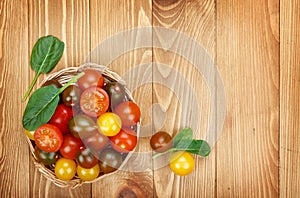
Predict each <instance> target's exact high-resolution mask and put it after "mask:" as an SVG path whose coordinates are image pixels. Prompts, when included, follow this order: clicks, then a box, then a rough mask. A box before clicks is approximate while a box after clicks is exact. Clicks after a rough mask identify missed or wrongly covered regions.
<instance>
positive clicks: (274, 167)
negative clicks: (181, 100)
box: [216, 0, 279, 197]
mask: <svg viewBox="0 0 300 198" xmlns="http://www.w3.org/2000/svg"><path fill="white" fill-rule="evenodd" d="M256 5H257V4H256V3H255V2H254V1H248V0H246V1H229V2H228V1H222V0H221V1H217V5H216V6H217V64H218V68H219V70H220V72H221V75H222V77H223V81H224V86H225V90H226V98H227V99H226V100H227V117H226V123H225V127H224V130H223V134H222V137H221V138H220V139H219V142H218V143H217V192H216V193H217V196H218V197H277V196H278V192H279V186H278V182H279V175H278V166H279V163H278V157H279V155H278V152H279V147H278V143H279V139H278V138H279V136H278V134H279V125H278V124H279V75H278V73H279V57H278V54H279V42H278V40H277V39H278V35H276V36H274V33H273V31H272V30H273V29H274V28H275V27H274V24H273V23H271V22H270V21H273V19H272V18H273V17H275V18H278V16H277V15H278V12H277V14H275V16H274V13H272V14H271V13H269V10H270V9H269V8H268V6H270V4H269V1H267V0H264V1H260V6H256ZM273 6H275V7H273V8H272V9H271V10H276V9H277V10H278V7H276V6H277V5H276V4H273ZM277 25H278V24H277Z"/></svg>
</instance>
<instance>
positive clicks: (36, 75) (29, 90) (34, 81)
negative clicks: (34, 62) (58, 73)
mask: <svg viewBox="0 0 300 198" xmlns="http://www.w3.org/2000/svg"><path fill="white" fill-rule="evenodd" d="M40 74H41V73H40V72H36V73H35V76H34V78H33V80H32V81H31V84H30V86H29V88H28V90H27V91H26V93H25V94H24V96H23V98H22V102H24V101H25V100H26V99H27V98H28V96H29V94H30V92H31V90H32V88H33V86H34V85H35V83H36V81H37V79H38V77H39V75H40Z"/></svg>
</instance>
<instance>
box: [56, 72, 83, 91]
mask: <svg viewBox="0 0 300 198" xmlns="http://www.w3.org/2000/svg"><path fill="white" fill-rule="evenodd" d="M83 75H84V72H81V73H80V74H78V75H77V76H74V77H73V78H72V79H71V80H70V81H69V82H67V84H65V85H64V86H63V87H61V88H60V89H59V90H58V94H60V93H62V92H63V91H64V90H65V89H66V88H67V87H68V86H70V85H71V84H72V83H74V82H76V81H77V80H78V79H79V78H81V77H82V76H83Z"/></svg>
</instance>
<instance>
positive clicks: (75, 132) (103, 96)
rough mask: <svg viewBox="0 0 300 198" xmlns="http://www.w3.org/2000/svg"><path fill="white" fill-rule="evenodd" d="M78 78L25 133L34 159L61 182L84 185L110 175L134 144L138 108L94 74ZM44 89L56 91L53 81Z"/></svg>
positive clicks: (117, 88) (119, 89) (116, 85)
mask: <svg viewBox="0 0 300 198" xmlns="http://www.w3.org/2000/svg"><path fill="white" fill-rule="evenodd" d="M84 73H85V74H84V76H82V77H81V78H80V79H78V81H77V84H74V85H70V86H69V87H67V88H66V89H65V90H64V91H63V92H62V94H61V95H60V103H59V105H58V106H57V108H56V110H55V113H54V114H53V116H52V118H51V119H50V121H49V122H48V123H47V124H44V125H42V126H40V127H39V128H37V130H35V131H26V134H27V135H28V137H29V138H30V139H31V140H33V144H34V145H35V156H36V157H37V159H38V160H39V161H40V162H41V163H43V164H44V165H45V166H47V167H48V168H49V169H52V170H54V172H55V174H56V176H57V177H58V178H59V179H61V180H65V181H67V180H71V179H72V178H74V177H76V174H77V176H78V177H79V178H80V179H82V180H84V181H90V180H94V179H95V178H97V177H98V176H99V175H101V174H107V173H111V172H113V171H115V170H116V169H118V168H119V167H120V165H121V164H122V162H123V161H124V159H125V158H126V156H127V154H128V152H130V151H132V150H133V149H134V148H135V146H136V144H137V134H136V127H137V123H138V122H139V120H140V109H139V107H138V105H137V104H136V103H134V102H133V101H130V99H129V98H128V96H127V95H126V94H125V88H124V86H123V85H121V84H120V83H118V82H112V81H109V80H108V79H105V78H104V77H103V76H102V74H101V73H100V72H98V71H96V70H92V69H89V70H85V71H84ZM46 85H53V86H55V87H57V88H60V87H61V84H60V83H59V82H58V81H57V80H50V81H47V82H46V83H45V84H44V86H46Z"/></svg>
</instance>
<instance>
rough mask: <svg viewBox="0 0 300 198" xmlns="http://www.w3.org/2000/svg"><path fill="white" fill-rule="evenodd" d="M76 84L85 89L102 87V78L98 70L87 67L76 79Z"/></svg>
mask: <svg viewBox="0 0 300 198" xmlns="http://www.w3.org/2000/svg"><path fill="white" fill-rule="evenodd" d="M77 82H78V86H79V87H80V89H82V90H85V89H87V88H90V87H95V86H97V87H103V85H104V78H103V76H102V75H101V73H100V72H98V71H96V70H93V69H88V70H85V71H84V75H83V76H82V77H81V78H79V79H78V81H77Z"/></svg>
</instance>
